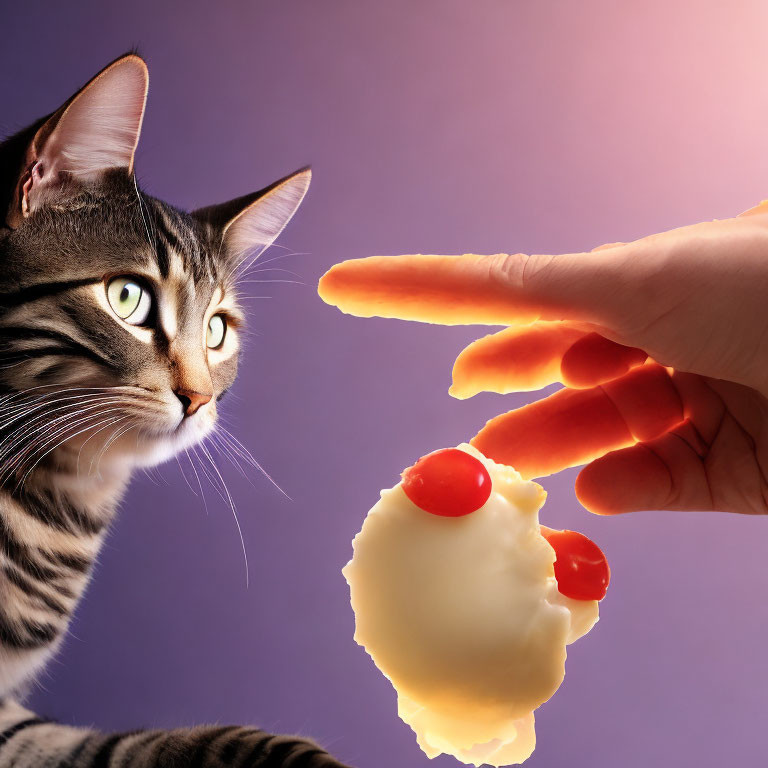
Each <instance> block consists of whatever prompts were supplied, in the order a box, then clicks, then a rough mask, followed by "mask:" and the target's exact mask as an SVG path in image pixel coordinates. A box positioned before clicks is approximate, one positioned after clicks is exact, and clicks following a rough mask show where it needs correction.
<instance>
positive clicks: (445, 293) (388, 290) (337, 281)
mask: <svg viewBox="0 0 768 768" xmlns="http://www.w3.org/2000/svg"><path fill="white" fill-rule="evenodd" d="M623 250H624V249H623V248H622V247H617V248H615V249H611V251H608V252H603V253H577V254H565V255H562V256H539V255H535V256H528V255H525V254H522V253H519V254H512V255H508V254H503V253H498V254H493V255H486V256H479V255H476V254H464V255H462V256H438V255H421V254H418V255H411V256H371V257H368V258H365V259H352V260H350V261H345V262H342V263H340V264H337V265H335V266H334V267H332V268H331V269H330V270H329V271H328V272H326V273H325V275H323V277H322V278H321V279H320V284H319V287H318V292H319V294H320V297H321V298H322V299H323V300H324V301H325V302H326V303H328V304H332V305H334V306H337V307H338V308H339V309H340V310H341V311H342V312H346V313H348V314H352V315H358V316H360V317H374V316H376V317H393V318H394V317H396V318H400V319H402V320H418V321H421V322H427V323H440V324H442V325H462V324H463V325H470V324H481V325H521V324H523V325H527V324H530V323H533V322H535V321H536V320H540V319H544V320H562V319H570V320H573V321H585V322H599V315H600V314H601V305H602V304H603V303H604V302H605V301H606V297H614V298H615V294H616V291H615V283H616V277H617V274H618V272H619V270H618V269H617V265H619V264H620V263H621V261H622V258H621V257H620V256H619V253H623ZM607 253H610V254H611V255H610V256H608V255H607Z"/></svg>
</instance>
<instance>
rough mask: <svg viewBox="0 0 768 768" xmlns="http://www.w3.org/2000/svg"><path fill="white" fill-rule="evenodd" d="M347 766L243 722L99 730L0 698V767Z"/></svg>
mask: <svg viewBox="0 0 768 768" xmlns="http://www.w3.org/2000/svg"><path fill="white" fill-rule="evenodd" d="M41 766H45V768H349V766H347V765H345V764H344V763H341V762H339V761H338V760H336V758H334V757H333V756H332V755H330V754H329V753H328V752H326V751H325V750H324V749H323V748H322V747H320V746H319V745H318V744H316V743H315V742H313V741H311V740H309V739H305V738H302V737H300V736H286V735H280V734H273V733H268V732H266V731H262V730H259V729H257V728H252V727H245V726H199V727H196V728H176V729H173V730H169V731H162V730H138V731H127V732H123V733H99V732H98V731H94V730H91V729H86V728H73V727H72V726H68V725H62V724H60V723H55V722H51V721H49V720H46V719H45V718H41V717H38V716H37V715H35V714H34V713H32V712H30V711H29V710H28V709H25V708H24V707H22V706H20V705H19V704H17V703H16V702H14V701H11V700H9V699H4V700H2V701H0V768H41Z"/></svg>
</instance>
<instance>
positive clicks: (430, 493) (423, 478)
mask: <svg viewBox="0 0 768 768" xmlns="http://www.w3.org/2000/svg"><path fill="white" fill-rule="evenodd" d="M402 477H403V490H404V491H405V495H406V496H407V497H408V498H409V499H410V500H411V501H412V502H413V503H414V504H415V505H416V506H417V507H419V508H420V509H423V510H424V511H425V512H431V513H432V514H433V515H442V516H443V517H461V516H462V515H468V514H470V513H471V512H474V511H475V510H478V509H480V507H482V506H483V504H485V502H486V501H488V497H489V496H490V495H491V488H492V485H493V484H492V482H491V476H490V475H489V474H488V470H487V469H486V468H485V465H484V464H483V463H482V462H481V461H478V460H477V459H476V458H475V457H474V456H471V455H470V454H468V453H465V452H464V451H461V450H459V449H458V448H443V449H442V450H439V451H435V452H434V453H428V454H427V455H426V456H422V457H421V458H420V459H419V460H418V461H417V462H416V463H415V464H414V465H413V466H412V467H408V469H406V470H405V472H403V475H402Z"/></svg>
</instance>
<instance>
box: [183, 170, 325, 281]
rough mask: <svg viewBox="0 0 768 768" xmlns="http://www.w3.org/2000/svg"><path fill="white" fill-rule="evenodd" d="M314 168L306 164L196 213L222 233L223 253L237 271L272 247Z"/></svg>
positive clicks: (304, 191)
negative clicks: (262, 185)
mask: <svg viewBox="0 0 768 768" xmlns="http://www.w3.org/2000/svg"><path fill="white" fill-rule="evenodd" d="M311 179H312V172H311V171H310V169H309V168H302V169H301V170H299V171H296V172H295V173H292V174H291V175H290V176H286V177H285V178H283V179H280V180H279V181H276V182H275V183H274V184H270V186H268V187H266V188H265V189H262V190H260V191H258V192H254V193H253V194H250V195H245V196H243V197H238V198H236V199H234V200H230V201H229V202H227V203H222V204H220V205H212V206H209V207H208V208H201V209H199V210H197V211H195V212H194V213H193V214H192V215H193V216H196V217H197V218H198V219H199V220H200V221H203V222H204V223H206V224H208V225H210V226H212V227H214V229H215V230H217V231H218V233H220V236H221V245H222V257H223V258H225V259H226V260H227V261H228V262H229V263H230V264H233V268H234V270H235V271H241V270H242V269H245V268H246V267H247V265H249V264H251V263H253V261H254V260H255V259H257V258H258V256H259V254H261V253H262V252H263V251H264V250H266V249H267V248H269V246H270V245H272V243H273V242H274V241H275V239H276V238H277V236H278V235H279V234H280V233H281V232H282V231H283V229H284V228H285V226H286V224H288V222H289V221H290V220H291V218H292V216H293V214H294V213H296V210H297V209H298V207H299V205H301V201H302V200H303V199H304V195H306V193H307V190H308V189H309V183H310V181H311Z"/></svg>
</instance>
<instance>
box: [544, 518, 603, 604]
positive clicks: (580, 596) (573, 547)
mask: <svg viewBox="0 0 768 768" xmlns="http://www.w3.org/2000/svg"><path fill="white" fill-rule="evenodd" d="M541 535H542V536H543V537H544V538H545V539H546V540H547V541H548V542H549V544H550V546H551V547H552V549H554V550H555V556H556V559H555V578H556V579H557V588H558V590H559V591H560V592H562V593H563V594H564V595H565V596H566V597H572V598H573V599H574V600H602V599H603V598H604V597H605V592H606V590H607V589H608V582H609V581H610V580H611V569H610V568H609V567H608V561H607V560H606V559H605V555H604V554H603V552H602V550H601V549H600V547H598V546H597V544H595V542H594V541H592V539H589V538H587V537H586V536H585V535H584V534H583V533H577V532H576V531H554V530H552V528H547V527H545V526H543V525H542V526H541Z"/></svg>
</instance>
